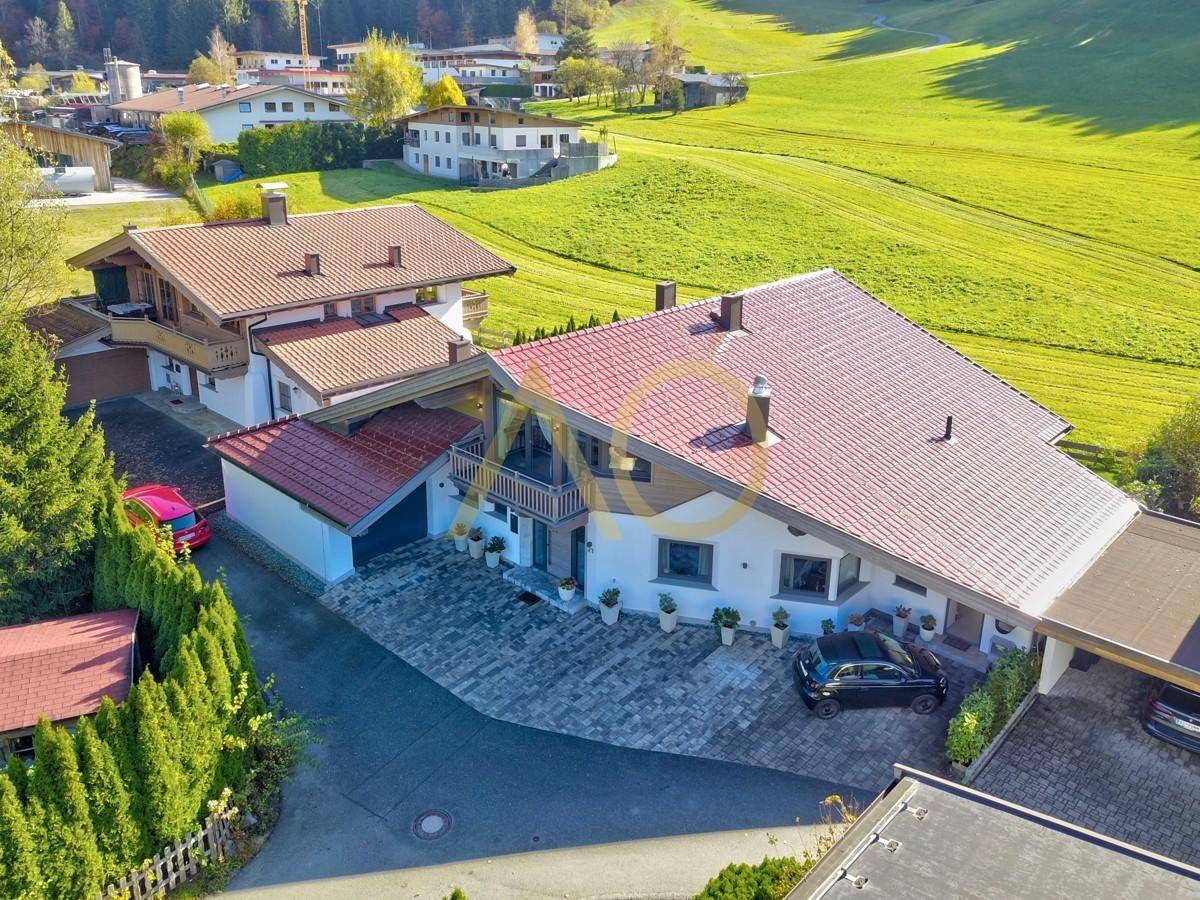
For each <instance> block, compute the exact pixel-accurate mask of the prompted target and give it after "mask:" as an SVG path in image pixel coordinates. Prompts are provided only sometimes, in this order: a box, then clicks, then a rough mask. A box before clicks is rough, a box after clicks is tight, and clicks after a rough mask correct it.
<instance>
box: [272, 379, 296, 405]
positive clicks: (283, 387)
mask: <svg viewBox="0 0 1200 900" xmlns="http://www.w3.org/2000/svg"><path fill="white" fill-rule="evenodd" d="M275 388H276V391H277V392H278V394H279V399H278V401H277V403H278V406H279V411H280V412H286V413H290V412H291V411H292V386H291V385H290V384H288V383H287V382H286V381H283V380H282V379H281V380H279V381H277V382H275Z"/></svg>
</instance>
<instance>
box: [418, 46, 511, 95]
mask: <svg viewBox="0 0 1200 900" xmlns="http://www.w3.org/2000/svg"><path fill="white" fill-rule="evenodd" d="M413 52H414V54H415V56H416V58H417V62H418V63H419V64H420V66H421V69H422V70H423V73H424V80H425V83H426V84H432V83H433V82H435V81H437V80H438V79H439V78H441V77H442V76H443V75H449V76H450V77H451V78H453V79H454V80H455V81H457V82H459V83H460V84H466V85H486V84H520V82H521V69H522V68H523V67H524V66H527V65H528V64H529V60H530V57H528V56H526V55H525V54H524V53H518V52H517V51H515V50H513V49H511V48H510V47H505V46H503V45H500V44H475V45H472V46H469V47H447V48H446V49H444V50H429V49H419V50H414V51H413Z"/></svg>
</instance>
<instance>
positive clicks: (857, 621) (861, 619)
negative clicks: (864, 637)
mask: <svg viewBox="0 0 1200 900" xmlns="http://www.w3.org/2000/svg"><path fill="white" fill-rule="evenodd" d="M846 621H847V622H849V623H850V624H849V625H848V626H847V627H848V628H849V630H850V631H862V630H863V626H864V625H865V624H867V617H866V616H864V615H863V614H862V613H854V614H853V615H851V616H850V618H849V619H847V620H846Z"/></svg>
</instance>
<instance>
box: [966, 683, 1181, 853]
mask: <svg viewBox="0 0 1200 900" xmlns="http://www.w3.org/2000/svg"><path fill="white" fill-rule="evenodd" d="M1149 687H1150V678H1149V676H1146V675H1143V674H1141V673H1140V672H1135V671H1133V670H1132V669H1126V668H1124V667H1122V666H1119V665H1117V664H1116V663H1111V662H1107V661H1105V660H1101V661H1100V662H1097V663H1096V664H1095V665H1094V666H1092V668H1091V669H1090V670H1088V671H1087V672H1081V671H1078V670H1076V669H1068V670H1067V671H1066V673H1065V674H1064V675H1063V676H1062V678H1061V679H1060V680H1059V682H1058V684H1056V685H1055V686H1054V689H1053V690H1051V692H1050V693H1049V694H1047V695H1045V696H1043V697H1039V698H1038V699H1037V702H1036V703H1035V704H1034V706H1033V708H1032V709H1030V710H1029V712H1028V713H1026V715H1025V718H1024V719H1022V720H1021V722H1020V724H1018V725H1017V727H1016V728H1015V729H1014V730H1013V732H1012V734H1010V735H1009V737H1008V740H1006V741H1005V742H1004V744H1003V745H1002V746H1001V747H1000V750H999V751H998V752H997V754H996V756H995V757H993V759H992V761H991V763H989V764H988V766H987V767H986V768H985V769H984V770H983V772H982V773H981V774H980V776H979V777H978V778H977V779H976V780H975V783H974V784H973V785H972V787H975V788H978V789H979V790H981V791H987V792H988V793H990V794H995V795H997V796H999V797H1003V798H1004V799H1006V800H1010V801H1012V802H1014V803H1020V804H1022V805H1024V806H1030V807H1032V808H1034V809H1036V810H1039V811H1041V812H1045V813H1048V814H1050V815H1052V816H1056V817H1058V818H1060V819H1066V820H1067V821H1068V822H1074V823H1075V824H1077V825H1082V826H1083V827H1084V828H1090V829H1092V830H1094V831H1099V832H1101V833H1102V834H1106V835H1109V836H1111V837H1115V838H1117V839H1118V840H1122V841H1125V842H1127V843H1130V844H1135V845H1137V846H1139V847H1145V848H1146V849H1148V850H1153V851H1155V852H1157V853H1162V854H1164V855H1166V856H1170V857H1171V858H1173V859H1179V860H1183V861H1184V862H1188V863H1191V864H1192V865H1200V757H1197V756H1196V755H1195V754H1193V753H1189V752H1188V751H1186V750H1183V749H1180V748H1178V747H1174V746H1172V745H1171V744H1168V743H1166V742H1165V741H1160V740H1158V739H1157V738H1154V737H1151V736H1150V735H1148V734H1146V733H1145V732H1144V731H1142V726H1141V721H1140V718H1139V716H1140V714H1141V709H1142V703H1143V701H1144V700H1145V697H1146V692H1147V691H1148V690H1149Z"/></svg>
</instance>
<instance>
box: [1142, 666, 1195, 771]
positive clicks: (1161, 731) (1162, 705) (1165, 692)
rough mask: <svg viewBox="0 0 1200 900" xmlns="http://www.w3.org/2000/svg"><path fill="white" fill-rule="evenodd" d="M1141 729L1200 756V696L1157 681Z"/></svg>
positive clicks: (1148, 700) (1149, 698)
mask: <svg viewBox="0 0 1200 900" xmlns="http://www.w3.org/2000/svg"><path fill="white" fill-rule="evenodd" d="M1142 727H1143V728H1145V729H1146V731H1148V732H1149V733H1150V734H1152V735H1154V736H1155V737H1156V738H1160V739H1161V740H1164V741H1167V742H1168V743H1171V744H1175V745H1176V746H1177V747H1183V748H1184V749H1186V750H1191V751H1192V752H1193V753H1200V694H1198V693H1196V692H1195V691H1192V690H1189V689H1188V688H1185V687H1180V686H1179V685H1177V684H1171V683H1170V682H1169V681H1159V680H1156V681H1155V682H1154V685H1153V686H1152V687H1151V688H1150V695H1149V696H1148V697H1147V698H1146V708H1145V710H1144V711H1143V712H1142Z"/></svg>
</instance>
